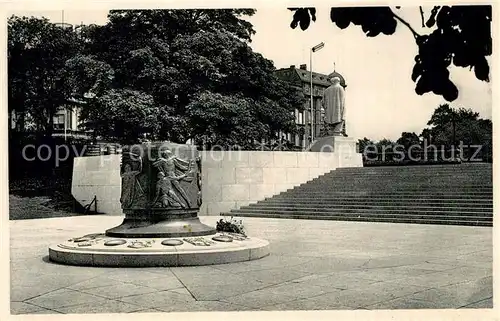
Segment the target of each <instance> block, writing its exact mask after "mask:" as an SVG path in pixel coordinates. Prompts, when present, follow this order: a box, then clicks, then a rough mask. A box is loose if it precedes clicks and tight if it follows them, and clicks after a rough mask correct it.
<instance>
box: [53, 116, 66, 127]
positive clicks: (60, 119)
mask: <svg viewBox="0 0 500 321" xmlns="http://www.w3.org/2000/svg"><path fill="white" fill-rule="evenodd" d="M54 129H64V114H62V115H61V114H59V115H55V116H54Z"/></svg>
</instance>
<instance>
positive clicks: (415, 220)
mask: <svg viewBox="0 0 500 321" xmlns="http://www.w3.org/2000/svg"><path fill="white" fill-rule="evenodd" d="M234 214H235V213H224V214H222V215H223V216H235V215H234ZM361 215H363V213H361V214H359V215H307V214H291V213H284V214H277V213H275V214H256V213H238V216H239V217H262V218H283V219H302V220H307V219H310V220H332V221H358V222H379V223H405V224H438V225H463V226H485V227H491V226H493V222H492V220H491V218H490V219H489V220H479V219H477V218H476V217H473V218H467V219H464V218H463V217H459V218H456V219H451V218H450V217H443V216H435V217H423V218H421V217H418V216H416V217H411V216H409V217H405V216H401V215H399V216H397V217H375V216H367V215H365V216H361Z"/></svg>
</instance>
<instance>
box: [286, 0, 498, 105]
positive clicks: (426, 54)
mask: <svg viewBox="0 0 500 321" xmlns="http://www.w3.org/2000/svg"><path fill="white" fill-rule="evenodd" d="M397 9H399V7H396V9H394V10H393V9H391V8H390V7H371V6H370V7H339V8H331V10H330V19H331V21H332V22H333V23H334V24H335V25H336V26H337V27H339V28H340V29H345V28H347V27H349V25H350V24H351V23H352V24H354V25H357V26H360V27H361V28H362V30H363V32H365V34H366V36H367V37H376V36H378V35H380V34H384V35H392V34H394V32H395V31H396V27H397V25H398V24H402V25H404V26H405V27H407V28H408V29H409V30H410V31H411V33H412V35H413V37H414V39H415V43H416V45H417V46H418V54H417V56H415V66H414V67H413V72H412V74H411V78H412V80H413V81H414V82H415V83H416V86H415V92H416V93H417V94H418V95H423V94H424V93H428V92H433V93H434V94H436V95H440V96H443V98H444V99H446V100H447V101H450V102H451V101H454V100H456V99H457V98H458V88H457V87H456V86H455V84H454V83H453V82H452V81H451V80H450V77H449V75H450V73H449V70H448V68H449V67H450V66H451V64H452V63H453V65H455V66H457V67H464V68H465V67H469V68H470V69H471V70H472V69H474V73H475V76H476V78H477V79H479V80H482V81H487V82H489V73H490V68H489V65H488V62H487V60H486V57H487V56H490V55H491V53H492V35H491V19H492V10H491V5H470V6H464V5H456V6H434V7H433V8H432V10H431V12H430V14H429V15H428V17H427V21H425V20H426V19H425V16H424V11H423V9H422V7H420V13H421V17H422V27H423V28H425V27H427V28H428V29H429V33H428V34H423V35H421V34H419V33H417V32H416V31H415V29H414V28H413V27H412V26H411V25H410V24H409V23H408V22H407V21H405V20H403V19H402V18H401V17H400V16H399V15H398V14H397V13H396V10H397ZM289 10H291V11H293V12H294V14H293V18H292V22H291V24H290V26H291V28H296V27H297V26H298V25H300V27H301V29H302V30H306V29H307V28H308V27H309V25H310V23H311V20H312V21H316V9H315V8H290V9H289Z"/></svg>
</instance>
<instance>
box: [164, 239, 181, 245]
mask: <svg viewBox="0 0 500 321" xmlns="http://www.w3.org/2000/svg"><path fill="white" fill-rule="evenodd" d="M183 243H184V242H183V241H181V240H177V239H171V240H163V241H162V242H161V244H162V245H167V246H177V245H181V244H183Z"/></svg>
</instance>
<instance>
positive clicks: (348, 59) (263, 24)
mask: <svg viewBox="0 0 500 321" xmlns="http://www.w3.org/2000/svg"><path fill="white" fill-rule="evenodd" d="M427 12H428V10H427ZM11 13H14V14H16V15H29V16H31V15H34V16H45V17H47V18H49V19H50V20H51V21H53V22H60V21H61V20H62V12H61V11H60V10H59V11H40V10H37V11H36V12H35V11H33V12H29V11H25V10H24V11H11ZM398 13H399V14H400V16H402V17H403V18H405V19H406V20H407V21H408V22H410V24H411V25H412V26H413V27H414V28H415V29H416V30H417V32H419V31H421V28H420V15H419V11H418V7H406V8H402V9H401V10H398ZM329 14H330V10H329V7H319V6H317V21H316V22H315V23H312V24H311V26H310V27H309V29H308V30H306V31H302V30H301V29H300V28H299V27H298V28H297V29H295V30H293V29H291V28H290V27H289V25H290V22H291V18H292V12H291V11H289V10H287V9H286V7H284V6H283V7H274V8H272V7H266V8H262V9H258V10H257V13H256V15H255V16H253V17H252V18H250V19H249V20H250V21H251V22H252V24H253V25H254V29H255V30H256V32H257V33H256V34H255V35H254V36H253V41H252V43H251V46H252V48H253V49H254V51H256V52H259V53H261V54H263V56H264V57H266V58H268V59H271V60H272V61H274V64H275V66H276V68H284V67H289V66H290V65H296V66H297V67H298V66H299V65H300V64H307V65H308V69H309V48H310V47H312V46H314V45H316V44H318V43H320V42H325V47H324V48H323V49H322V50H320V51H319V52H316V53H315V54H314V56H313V67H314V71H317V72H322V73H330V72H332V71H333V63H334V62H335V63H336V70H337V71H338V72H340V73H341V74H342V75H343V76H344V77H345V78H346V82H347V85H348V87H347V89H346V108H347V116H346V117H347V120H346V121H347V131H348V134H349V136H351V137H355V138H363V137H368V138H370V139H374V140H379V139H382V138H389V139H397V138H399V137H400V135H401V133H402V132H403V131H410V132H411V131H415V132H417V134H420V131H421V130H422V128H424V127H425V125H426V123H427V121H428V120H429V118H430V116H431V115H432V112H433V111H434V109H435V108H436V107H437V106H438V105H439V104H441V103H445V101H444V99H442V98H441V97H440V96H436V95H434V94H432V93H429V94H426V95H423V96H418V95H417V94H415V90H414V88H415V84H414V83H413V81H412V80H411V78H410V77H411V71H412V68H413V63H414V56H415V55H416V53H417V46H416V45H415V42H414V39H413V37H412V35H411V33H410V31H409V30H408V29H407V28H406V27H405V26H403V25H401V24H398V29H397V30H396V33H395V34H394V35H392V36H384V35H379V36H377V37H375V38H368V37H366V36H365V35H364V34H363V32H362V30H361V28H360V27H358V26H354V27H353V26H350V27H349V28H347V29H345V30H340V29H338V28H337V27H336V26H334V25H333V24H332V23H331V21H330V18H329ZM106 16H107V11H106V10H94V11H88V10H87V11H85V10H65V11H64V21H65V22H68V23H72V24H79V23H81V22H83V23H84V24H90V23H98V24H103V23H105V22H106V21H107V18H106ZM489 61H491V59H490V60H489ZM451 76H452V80H453V81H454V83H455V84H456V85H457V87H458V88H459V91H460V93H459V98H458V99H457V100H456V101H454V102H453V103H451V104H450V105H451V106H452V107H466V108H472V109H473V110H474V111H477V112H479V113H480V116H481V117H483V118H491V116H492V115H491V113H492V95H491V83H485V82H481V81H479V80H477V79H476V78H475V76H474V72H473V71H469V70H468V69H463V68H456V67H452V68H451Z"/></svg>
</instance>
